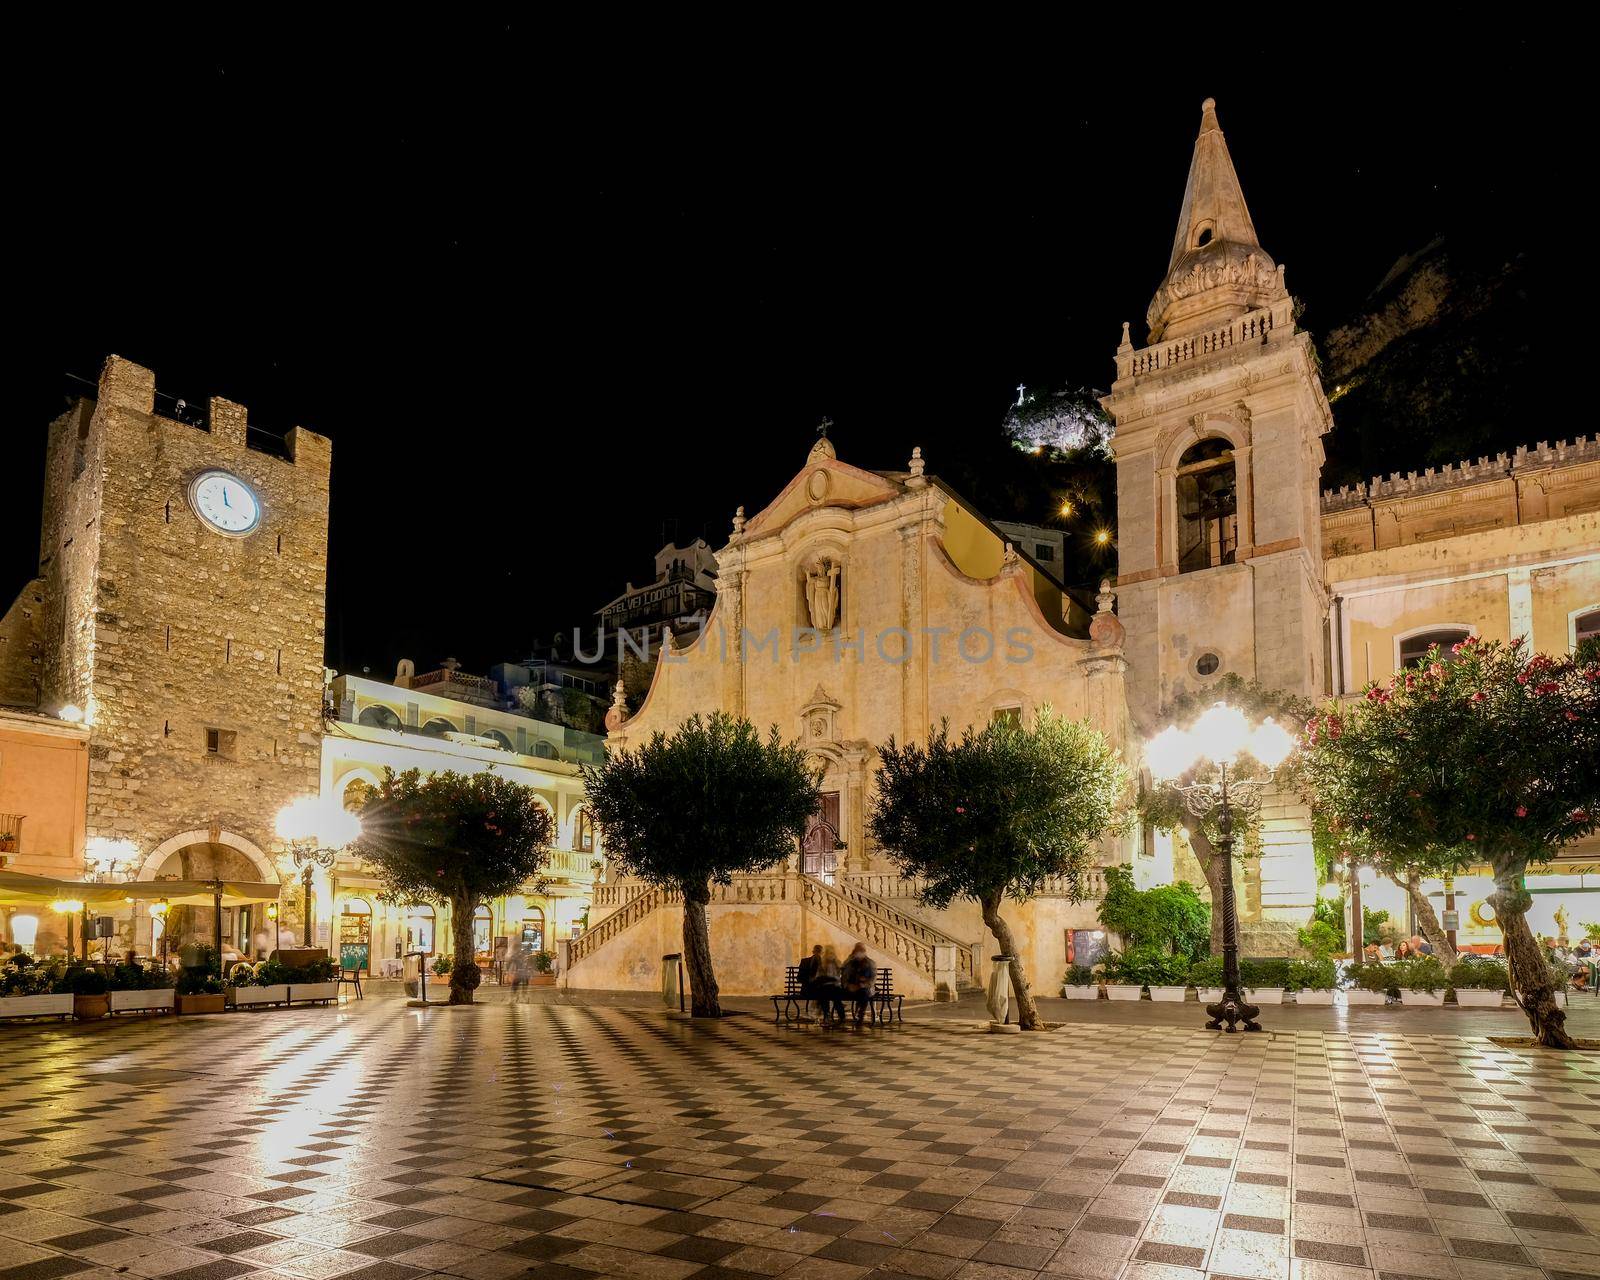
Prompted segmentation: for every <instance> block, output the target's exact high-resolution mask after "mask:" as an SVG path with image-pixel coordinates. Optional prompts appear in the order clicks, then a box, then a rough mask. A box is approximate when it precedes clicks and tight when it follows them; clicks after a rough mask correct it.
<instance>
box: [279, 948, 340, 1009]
mask: <svg viewBox="0 0 1600 1280" xmlns="http://www.w3.org/2000/svg"><path fill="white" fill-rule="evenodd" d="M289 978H290V981H289V1003H291V1004H312V1003H315V1002H317V1001H328V1000H337V999H338V998H339V966H338V965H336V964H335V963H334V962H333V959H332V958H331V957H329V956H323V957H321V958H320V959H317V960H313V961H312V962H311V963H310V964H306V965H301V966H300V967H299V968H298V969H294V970H292V971H291V972H290V975H289Z"/></svg>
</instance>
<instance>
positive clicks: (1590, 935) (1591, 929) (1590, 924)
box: [1583, 920, 1600, 942]
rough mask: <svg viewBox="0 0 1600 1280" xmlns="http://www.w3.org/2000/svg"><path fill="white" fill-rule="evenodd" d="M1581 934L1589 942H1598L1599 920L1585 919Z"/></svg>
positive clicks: (1599, 932) (1599, 937)
mask: <svg viewBox="0 0 1600 1280" xmlns="http://www.w3.org/2000/svg"><path fill="white" fill-rule="evenodd" d="M1583 936H1584V937H1585V938H1587V939H1589V941H1590V942H1600V920H1585V921H1584V922H1583Z"/></svg>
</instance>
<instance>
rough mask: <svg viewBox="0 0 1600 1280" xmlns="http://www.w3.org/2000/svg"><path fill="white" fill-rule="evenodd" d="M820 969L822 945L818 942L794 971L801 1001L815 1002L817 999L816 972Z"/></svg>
mask: <svg viewBox="0 0 1600 1280" xmlns="http://www.w3.org/2000/svg"><path fill="white" fill-rule="evenodd" d="M821 968H822V944H821V943H820V942H819V943H818V944H817V945H816V946H814V947H812V948H811V954H810V955H808V956H806V957H804V958H803V959H802V960H801V961H800V963H799V964H798V965H797V966H796V969H795V976H796V977H797V978H799V979H800V998H801V999H802V1000H815V999H816V998H817V971H818V970H819V969H821Z"/></svg>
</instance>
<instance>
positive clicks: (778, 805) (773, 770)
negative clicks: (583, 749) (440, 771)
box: [583, 711, 820, 1017]
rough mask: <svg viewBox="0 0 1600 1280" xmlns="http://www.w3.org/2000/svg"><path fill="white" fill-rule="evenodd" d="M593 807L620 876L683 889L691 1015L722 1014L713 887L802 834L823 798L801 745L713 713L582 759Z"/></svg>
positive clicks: (786, 848)
mask: <svg viewBox="0 0 1600 1280" xmlns="http://www.w3.org/2000/svg"><path fill="white" fill-rule="evenodd" d="M583 782H584V788H585V790H586V792H587V794H588V798H589V810H590V812H591V813H592V814H593V815H594V819H595V822H596V823H597V824H598V825H599V827H600V829H601V831H602V832H603V833H604V834H605V842H606V854H607V856H608V857H609V858H610V859H611V862H612V864H613V865H614V866H615V867H616V868H617V869H618V870H619V871H621V872H622V873H623V874H625V875H633V876H637V877H638V878H639V879H641V880H644V881H646V882H648V883H650V884H653V885H657V886H659V887H661V888H665V889H674V890H677V891H678V892H679V893H680V894H682V896H683V954H684V960H685V962H686V964H687V966H688V969H689V984H690V988H691V994H692V996H693V1010H694V1014H695V1016H696V1017H719V1016H720V1015H721V1013H722V1005H721V1003H720V1002H719V1000H718V998H717V995H718V993H717V977H716V972H715V970H714V969H713V967H712V963H711V935H710V931H709V929H708V928H707V926H706V904H707V903H708V902H710V901H711V885H712V884H713V883H715V884H728V883H729V882H730V881H731V879H732V877H733V876H734V875H735V874H736V873H739V872H754V871H763V870H765V869H766V868H768V867H770V866H772V865H773V864H774V863H776V862H779V861H781V860H782V859H783V858H786V857H787V856H788V855H789V854H791V853H793V852H794V851H795V849H796V848H797V846H798V844H799V841H800V839H801V837H802V836H803V835H804V834H805V829H806V823H807V821H808V820H809V819H810V817H811V815H812V814H813V813H814V812H815V811H816V808H817V804H818V802H819V800H820V795H819V793H818V791H817V777H816V774H815V772H814V771H813V770H812V768H811V767H810V766H809V765H808V764H807V762H806V757H805V752H804V751H803V750H801V748H800V746H799V745H798V744H797V743H793V742H785V741H784V740H783V739H782V738H781V737H780V736H779V734H778V729H777V726H776V725H774V726H773V728H772V731H771V733H770V734H769V735H768V736H767V737H765V738H763V737H762V736H761V735H760V733H758V732H757V731H756V729H755V727H754V726H753V725H752V724H751V723H750V722H749V721H748V720H741V719H735V718H734V717H732V716H729V715H727V714H726V713H724V712H720V711H719V712H716V713H714V714H712V715H711V716H710V717H709V718H707V719H704V720H702V719H701V718H700V717H699V716H698V715H696V716H691V717H690V718H689V719H688V720H685V721H684V722H683V723H682V724H681V725H679V726H678V727H677V729H676V730H674V731H673V733H672V734H671V735H670V736H669V735H667V734H665V733H663V732H660V731H658V732H656V733H655V734H654V735H652V736H651V738H650V739H649V741H647V742H645V743H644V744H643V745H642V746H640V747H639V748H638V750H636V751H619V752H617V753H616V754H614V755H612V756H610V757H608V758H607V759H606V761H605V762H604V763H603V764H600V765H595V766H585V768H584V771H583Z"/></svg>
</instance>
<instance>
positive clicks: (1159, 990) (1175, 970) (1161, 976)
mask: <svg viewBox="0 0 1600 1280" xmlns="http://www.w3.org/2000/svg"><path fill="white" fill-rule="evenodd" d="M1144 980H1145V982H1146V983H1148V984H1149V986H1150V998H1151V999H1152V1000H1161V1001H1165V1002H1167V1003H1171V1004H1176V1003H1178V1002H1180V1001H1183V1000H1187V999H1188V998H1189V962H1188V961H1187V960H1186V959H1184V958H1183V957H1182V956H1169V955H1163V954H1162V953H1161V952H1159V951H1158V952H1156V953H1155V954H1154V955H1151V956H1150V957H1149V958H1148V960H1147V961H1146V962H1145V970H1144Z"/></svg>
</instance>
